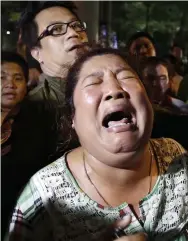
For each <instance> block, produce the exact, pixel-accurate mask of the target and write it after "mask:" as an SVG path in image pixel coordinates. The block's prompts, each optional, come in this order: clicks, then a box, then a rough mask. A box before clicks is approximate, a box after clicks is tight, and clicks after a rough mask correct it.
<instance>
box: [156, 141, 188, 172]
mask: <svg viewBox="0 0 188 241" xmlns="http://www.w3.org/2000/svg"><path fill="white" fill-rule="evenodd" d="M151 143H152V146H153V149H154V153H155V154H156V156H157V159H158V162H159V164H160V165H162V166H163V167H166V168H165V169H166V170H167V169H168V167H169V165H170V164H177V163H181V165H182V164H183V165H184V166H187V168H188V153H187V151H186V150H185V149H184V148H183V147H182V146H181V144H179V143H178V142H177V141H175V140H174V139H171V138H158V139H152V140H151Z"/></svg>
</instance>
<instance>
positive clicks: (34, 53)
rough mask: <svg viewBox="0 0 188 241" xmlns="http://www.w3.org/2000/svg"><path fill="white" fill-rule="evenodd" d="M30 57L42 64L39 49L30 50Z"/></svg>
mask: <svg viewBox="0 0 188 241" xmlns="http://www.w3.org/2000/svg"><path fill="white" fill-rule="evenodd" d="M31 55H32V57H33V58H34V59H36V60H37V61H38V62H39V63H40V64H41V63H42V60H41V58H40V50H39V48H37V47H35V48H32V49H31Z"/></svg>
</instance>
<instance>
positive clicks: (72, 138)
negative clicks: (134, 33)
mask: <svg viewBox="0 0 188 241" xmlns="http://www.w3.org/2000/svg"><path fill="white" fill-rule="evenodd" d="M107 54H112V55H116V56H118V57H120V58H122V59H123V60H124V61H126V62H127V64H128V65H129V66H130V67H131V68H132V69H133V70H134V65H133V61H132V59H131V56H127V55H126V54H124V53H122V52H121V51H119V50H117V49H111V48H95V49H91V50H90V51H89V52H87V53H85V54H83V55H82V56H81V57H80V58H78V59H77V60H76V62H75V63H74V64H73V65H72V67H71V68H70V69H69V72H68V75H67V79H66V87H65V105H64V108H62V115H61V116H62V117H61V126H60V129H61V133H62V135H63V136H65V137H66V138H65V143H64V146H65V144H66V148H67V149H72V148H73V147H75V145H74V144H72V142H74V143H76V140H78V139H77V135H76V133H75V131H74V130H73V129H72V126H71V125H72V118H73V116H74V113H75V107H74V102H73V96H74V90H75V87H76V85H77V83H78V80H79V74H80V71H81V69H82V67H83V65H84V63H85V62H86V61H88V60H90V59H91V58H92V57H95V56H102V55H107ZM135 72H136V71H135ZM65 113H66V114H65ZM64 146H63V148H65V147H64ZM64 151H65V149H64Z"/></svg>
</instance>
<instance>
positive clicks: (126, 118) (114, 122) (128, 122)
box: [102, 110, 136, 129]
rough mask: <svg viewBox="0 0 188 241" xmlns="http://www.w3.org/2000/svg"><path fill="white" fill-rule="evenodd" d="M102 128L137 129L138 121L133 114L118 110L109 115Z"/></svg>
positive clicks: (105, 118)
mask: <svg viewBox="0 0 188 241" xmlns="http://www.w3.org/2000/svg"><path fill="white" fill-rule="evenodd" d="M102 126H103V127H105V128H107V129H112V128H115V127H125V126H126V129H127V127H129V128H131V129H135V128H136V119H135V118H134V116H133V114H132V113H131V112H129V111H124V110H118V111H114V112H111V113H108V114H107V115H106V116H105V117H104V119H103V121H102Z"/></svg>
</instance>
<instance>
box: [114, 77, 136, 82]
mask: <svg viewBox="0 0 188 241" xmlns="http://www.w3.org/2000/svg"><path fill="white" fill-rule="evenodd" d="M130 79H135V80H136V77H135V76H121V77H118V80H121V81H123V80H130Z"/></svg>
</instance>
